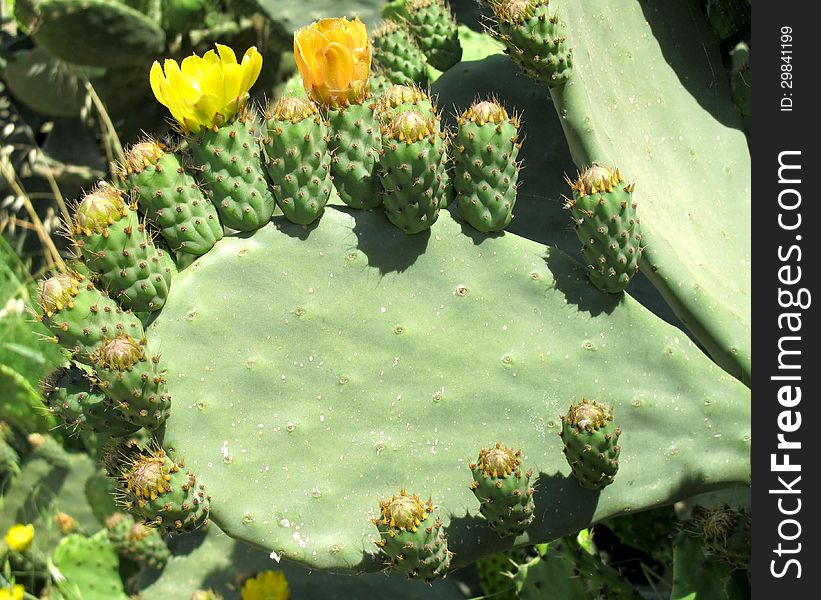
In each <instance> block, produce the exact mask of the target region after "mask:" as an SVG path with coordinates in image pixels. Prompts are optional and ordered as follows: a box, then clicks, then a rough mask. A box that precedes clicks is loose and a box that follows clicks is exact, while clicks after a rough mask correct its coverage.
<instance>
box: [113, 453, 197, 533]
mask: <svg viewBox="0 0 821 600" xmlns="http://www.w3.org/2000/svg"><path fill="white" fill-rule="evenodd" d="M184 469H185V465H184V464H183V463H177V462H175V461H173V460H171V458H170V457H169V456H168V455H167V454H166V453H165V450H163V449H162V448H152V449H149V450H143V451H142V452H140V453H138V454H135V455H132V456H129V457H125V458H124V461H123V464H121V465H120V475H119V482H118V483H119V486H118V487H119V499H120V502H121V504H122V505H123V506H124V507H125V508H126V510H128V511H129V512H131V513H133V514H134V515H135V516H136V517H137V518H140V519H144V520H145V522H146V523H147V524H149V525H151V526H156V527H158V528H160V529H161V530H164V531H170V532H182V531H193V530H194V529H196V528H198V527H200V526H202V525H204V524H206V523H207V522H208V512H209V508H210V502H211V498H210V496H207V495H206V494H205V488H204V487H203V486H202V485H199V484H197V477H196V475H194V473H192V472H190V471H186V470H184Z"/></svg>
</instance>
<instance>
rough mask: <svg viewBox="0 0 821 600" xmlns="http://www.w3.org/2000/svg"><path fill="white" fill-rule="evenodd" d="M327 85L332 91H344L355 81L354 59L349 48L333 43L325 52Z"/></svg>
mask: <svg viewBox="0 0 821 600" xmlns="http://www.w3.org/2000/svg"><path fill="white" fill-rule="evenodd" d="M325 63H326V64H325V67H324V68H325V70H326V71H325V84H326V85H327V86H328V87H329V88H330V89H332V90H344V89H345V87H347V86H348V85H349V84H350V82H351V80H352V79H353V74H354V70H353V57H352V56H351V52H350V50H349V49H348V48H346V47H345V46H343V45H342V44H339V43H337V42H332V43H330V44H329V45H328V48H327V49H326V50H325Z"/></svg>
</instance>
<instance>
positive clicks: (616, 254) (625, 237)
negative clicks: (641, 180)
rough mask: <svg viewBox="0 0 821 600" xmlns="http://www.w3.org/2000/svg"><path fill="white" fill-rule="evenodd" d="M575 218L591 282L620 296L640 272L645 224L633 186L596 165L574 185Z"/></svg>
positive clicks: (572, 209)
mask: <svg viewBox="0 0 821 600" xmlns="http://www.w3.org/2000/svg"><path fill="white" fill-rule="evenodd" d="M571 189H572V190H573V198H572V199H569V200H568V201H567V207H568V208H569V209H570V212H571V213H572V215H573V222H574V225H575V229H576V234H577V235H578V236H579V240H581V242H582V244H583V246H582V255H583V256H584V259H585V262H586V263H587V266H588V268H589V276H590V281H591V282H592V283H593V285H595V286H596V287H597V288H599V289H600V290H601V291H603V292H609V293H611V294H617V293H619V292H621V291H623V290H624V288H626V287H627V285H628V284H629V283H630V279H632V277H633V275H635V274H636V273H637V272H638V270H639V259H640V258H641V253H642V250H643V248H642V245H641V224H640V221H639V219H638V217H637V216H636V202H635V200H633V185H632V184H626V183H625V182H624V179H623V178H622V176H621V174H620V173H619V170H618V169H607V168H605V167H600V166H598V165H593V166H592V167H590V168H589V169H587V170H586V171H585V172H584V173H583V174H581V175H580V176H579V178H578V179H577V180H576V182H575V183H571Z"/></svg>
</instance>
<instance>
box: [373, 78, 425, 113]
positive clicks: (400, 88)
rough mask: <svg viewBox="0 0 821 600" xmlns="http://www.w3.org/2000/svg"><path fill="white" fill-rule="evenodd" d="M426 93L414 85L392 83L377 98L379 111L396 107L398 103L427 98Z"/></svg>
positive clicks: (410, 102)
mask: <svg viewBox="0 0 821 600" xmlns="http://www.w3.org/2000/svg"><path fill="white" fill-rule="evenodd" d="M427 99H428V95H427V94H426V93H425V92H424V91H422V89H421V88H419V87H416V86H414V85H399V84H394V85H392V86H391V87H390V88H388V90H387V91H386V92H385V93H384V94H382V96H381V97H380V98H379V100H378V102H379V107H378V108H379V109H380V110H379V112H384V111H385V110H387V109H389V108H396V107H397V106H399V105H400V104H416V103H417V102H420V101H421V100H427Z"/></svg>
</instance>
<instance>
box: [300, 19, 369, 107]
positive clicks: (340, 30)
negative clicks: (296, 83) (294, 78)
mask: <svg viewBox="0 0 821 600" xmlns="http://www.w3.org/2000/svg"><path fill="white" fill-rule="evenodd" d="M294 56H295V58H296V65H297V67H298V68H299V72H300V74H301V75H302V83H303V85H304V86H305V91H306V92H308V95H309V96H310V97H311V98H312V99H313V100H314V101H315V102H316V103H317V104H321V105H323V106H327V107H329V108H339V107H342V106H347V105H349V104H362V102H364V100H365V98H366V97H367V96H368V92H369V77H370V73H371V42H370V40H369V39H368V30H367V29H366V28H365V24H364V23H363V22H362V21H360V20H359V19H358V18H356V19H354V20H353V21H348V20H347V19H344V18H342V19H322V20H320V21H315V22H313V23H311V24H310V25H308V26H307V27H303V28H302V29H300V30H299V31H297V32H296V33H295V34H294Z"/></svg>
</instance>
